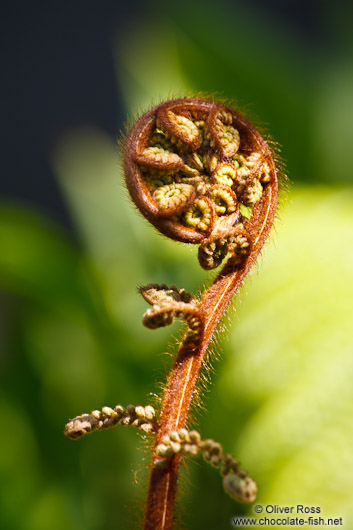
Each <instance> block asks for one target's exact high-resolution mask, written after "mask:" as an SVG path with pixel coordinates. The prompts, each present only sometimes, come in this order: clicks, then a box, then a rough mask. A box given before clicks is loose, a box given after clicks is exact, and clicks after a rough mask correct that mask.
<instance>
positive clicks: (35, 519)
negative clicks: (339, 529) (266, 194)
mask: <svg viewBox="0 0 353 530" xmlns="http://www.w3.org/2000/svg"><path fill="white" fill-rule="evenodd" d="M165 7H166V5H165V3H162V2H155V3H154V4H152V5H150V4H147V3H146V9H147V10H148V16H144V17H140V18H139V16H138V14H137V15H136V19H135V21H134V22H133V23H131V24H130V25H129V26H128V27H127V28H126V30H125V31H120V32H119V33H118V34H117V35H116V38H115V40H114V42H113V43H112V50H113V52H114V60H115V66H116V82H117V90H118V91H119V93H120V94H121V96H122V98H123V100H124V104H125V114H126V117H127V120H131V118H132V116H134V115H136V114H138V113H139V112H140V111H141V109H146V108H148V107H149V106H150V105H151V104H152V102H153V103H157V102H159V101H160V100H161V99H162V98H168V97H171V96H179V95H184V94H192V93H197V92H200V91H201V92H204V93H209V94H210V93H211V94H213V93H219V94H221V95H222V96H224V97H226V98H231V99H233V100H234V101H235V102H236V106H237V108H240V109H241V110H243V111H244V112H245V113H247V114H248V115H250V116H255V117H256V119H257V122H261V123H264V124H265V128H266V129H268V130H269V131H270V133H271V136H272V137H273V138H274V139H275V140H276V141H277V142H278V143H279V145H280V146H281V151H282V158H283V161H284V164H285V168H286V172H287V173H288V176H289V178H290V181H291V185H290V188H289V190H288V191H287V192H283V193H282V196H281V201H280V207H279V213H278V217H279V219H278V220H277V222H276V226H275V229H274V230H273V231H272V233H271V237H270V243H269V244H267V245H266V247H265V249H264V251H263V253H262V256H261V257H260V259H259V263H258V267H256V269H257V270H256V271H255V272H252V273H251V275H250V276H251V277H250V278H248V279H247V281H246V282H245V287H244V288H242V290H241V292H240V293H239V295H238V296H237V298H236V300H235V301H234V304H233V306H234V307H233V308H232V309H231V310H230V311H229V312H228V314H227V317H226V319H225V320H224V328H225V330H226V333H223V332H222V333H221V334H219V335H218V338H217V341H216V344H215V345H214V348H213V349H214V350H215V356H214V357H215V359H214V360H213V361H212V364H213V367H214V372H213V373H212V374H210V379H211V380H212V384H209V385H207V391H206V392H205V393H204V395H203V397H202V400H200V402H199V403H198V404H197V406H196V410H195V412H196V414H195V416H194V423H193V425H194V426H195V425H196V426H197V427H198V429H199V430H200V431H201V433H202V436H203V437H205V438H207V437H211V438H214V439H215V440H217V441H219V442H221V443H222V444H223V446H224V449H225V451H227V452H231V453H232V454H233V455H234V456H236V457H237V458H239V459H240V460H241V462H242V465H243V466H244V467H245V469H247V470H248V471H249V473H250V474H251V476H253V477H254V478H255V479H256V481H257V482H258V486H259V495H258V502H259V503H260V504H263V505H266V504H272V505H273V504H279V505H288V506H296V505H297V504H302V505H307V506H319V507H321V515H323V516H326V517H329V516H334V517H341V516H342V517H343V521H344V527H345V528H347V529H350V528H352V527H353V502H352V495H353V494H352V491H353V451H352V444H353V420H352V418H353V386H352V379H353V351H352V349H353V348H352V342H353V341H352V329H353V312H352V297H353V282H352V270H353V231H352V228H353V190H352V180H353V179H352V177H353V171H352V167H353V148H352V123H353V69H352V64H353V40H352V33H351V32H350V28H349V26H350V24H351V20H352V17H351V10H350V9H349V7H348V3H347V4H345V3H344V2H337V3H336V4H332V5H331V4H328V3H327V4H326V3H325V2H323V3H322V4H320V5H319V6H318V7H317V16H318V17H320V18H321V26H320V27H321V28H322V30H323V31H324V32H327V34H329V36H330V38H329V39H327V43H329V45H327V46H326V47H322V46H320V43H319V42H317V43H316V42H315V39H312V40H310V41H309V40H308V39H307V38H305V36H304V35H301V34H300V32H299V31H297V32H295V31H291V28H290V27H286V26H285V24H284V23H283V20H282V19H281V18H280V17H276V13H275V12H274V11H272V14H269V13H267V11H266V7H265V5H264V6H263V7H262V8H259V7H256V8H255V7H253V6H251V4H250V5H249V4H246V3H245V2H233V3H232V4H229V3H226V2H222V1H220V2H217V5H216V6H215V5H214V4H211V3H210V2H205V1H203V2H201V1H200V0H197V1H195V2H186V1H185V0H179V2H178V3H177V4H173V5H172V4H171V7H170V9H169V10H167V9H165ZM302 16H303V17H305V13H303V14H302ZM278 150H279V147H278ZM48 157H49V159H50V164H51V167H52V169H53V171H54V172H55V175H56V177H57V180H58V183H59V185H60V187H61V189H62V192H63V194H64V196H65V200H66V203H67V205H68V208H69V210H70V212H71V216H72V219H73V220H74V223H75V225H76V227H77V231H78V233H79V236H80V237H79V241H77V242H73V240H72V238H71V237H70V236H69V234H68V233H67V232H65V230H64V229H62V228H61V227H59V226H57V225H55V224H54V222H52V221H50V220H49V219H47V218H45V217H44V216H43V215H41V214H40V213H39V212H36V211H35V210H34V209H31V208H26V207H24V206H23V205H20V204H16V203H14V202H13V201H12V202H9V201H5V200H4V201H3V202H2V203H1V205H0V249H1V253H0V288H1V297H2V300H3V302H4V304H3V308H4V309H3V315H2V317H3V318H2V322H3V324H2V330H1V331H2V352H3V355H2V356H1V358H0V362H1V390H0V418H1V423H2V428H1V436H0V527H1V528H4V529H5V530H19V529H21V530H49V529H50V530H62V529H63V528H65V530H71V529H72V530H73V529H75V530H81V529H82V530H113V529H117V528H119V529H120V528H124V529H129V528H136V527H137V528H138V527H139V525H140V524H141V519H142V514H143V502H144V497H145V493H146V478H147V476H148V465H149V452H148V444H145V442H144V441H143V440H142V439H141V436H139V434H138V433H137V432H136V431H135V430H134V429H133V428H131V429H125V428H116V429H113V430H111V431H106V432H102V433H99V434H98V433H96V434H93V435H92V436H88V437H86V438H85V439H83V440H80V441H77V442H72V441H70V440H67V439H66V438H65V437H64V436H63V433H62V431H63V427H64V424H65V423H66V421H67V420H68V418H70V417H73V416H75V415H77V414H80V413H82V412H89V411H90V410H92V409H95V408H100V407H102V406H104V405H109V406H114V405H116V404H117V403H121V404H123V405H127V404H129V403H133V404H136V405H137V404H147V403H152V404H154V405H156V404H158V397H157V398H156V395H157V396H158V395H161V391H160V387H161V383H162V384H163V383H164V382H165V379H166V375H167V373H168V370H169V367H170V365H171V362H172V357H171V356H170V355H166V354H164V352H167V351H169V352H172V353H174V352H175V340H174V339H173V338H171V337H175V336H176V335H177V328H178V324H174V327H173V328H167V329H163V330H160V331H155V332H152V331H149V330H147V329H145V328H144V327H143V326H142V323H141V318H142V314H143V312H144V310H145V309H146V304H145V303H144V301H143V300H142V299H140V297H139V296H138V294H137V291H136V287H137V286H139V285H143V284H147V283H150V282H159V283H161V282H165V283H175V284H177V285H178V286H183V287H185V288H186V289H187V290H191V291H193V292H199V291H200V289H201V288H202V286H204V285H207V284H208V283H209V282H210V281H212V278H213V274H211V273H206V272H204V271H202V270H200V267H199V266H198V264H197V256H196V253H197V249H196V248H191V247H189V246H186V245H182V244H179V243H175V242H172V241H169V240H167V239H166V238H164V237H162V236H160V235H159V234H157V233H156V232H155V230H154V229H153V228H152V227H150V226H148V224H147V222H146V221H145V220H144V219H143V218H142V217H141V216H140V215H139V214H138V213H137V211H136V209H135V208H134V207H133V205H132V203H131V202H130V201H129V199H128V197H127V192H126V190H125V189H124V187H123V175H122V171H121V167H120V154H119V152H118V149H117V147H116V139H115V138H114V137H111V136H109V135H108V134H107V133H106V132H105V131H103V130H102V129H100V128H98V127H96V126H95V124H94V123H93V124H90V125H89V126H85V127H80V128H74V129H71V130H67V131H65V132H63V133H62V134H61V135H60V137H58V139H57V142H56V143H55V145H54V146H53V149H52V150H51V152H50V153H48ZM14 178H16V176H14ZM212 357H213V356H212ZM146 447H147V449H146ZM180 486H181V499H180V503H179V506H178V510H177V511H178V515H180V516H181V517H182V519H183V520H184V523H185V527H186V528H190V529H191V528H192V529H194V530H197V529H205V528H222V529H223V528H224V529H227V528H231V527H232V525H231V518H232V517H234V516H235V515H239V514H251V513H253V512H252V508H251V506H250V507H247V506H244V505H239V504H237V503H235V502H234V501H232V500H231V499H230V498H228V497H227V496H226V495H225V493H224V492H223V489H222V484H221V479H220V477H219V474H218V473H217V471H216V470H214V469H212V468H210V467H209V466H207V465H206V464H205V463H203V462H202V460H201V459H200V460H198V461H195V462H191V463H189V464H188V465H187V467H186V468H185V470H184V472H183V478H182V480H181V484H180Z"/></svg>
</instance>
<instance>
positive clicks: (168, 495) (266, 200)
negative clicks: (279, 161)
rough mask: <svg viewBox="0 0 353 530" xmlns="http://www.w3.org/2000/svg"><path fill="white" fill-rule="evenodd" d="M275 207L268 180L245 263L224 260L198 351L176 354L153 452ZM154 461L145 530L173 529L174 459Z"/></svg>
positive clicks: (183, 403) (180, 413) (180, 406)
mask: <svg viewBox="0 0 353 530" xmlns="http://www.w3.org/2000/svg"><path fill="white" fill-rule="evenodd" d="M273 169H274V168H273ZM273 174H275V172H274V173H273ZM276 204H277V180H276V178H273V179H272V181H271V182H270V183H269V184H268V185H267V186H266V187H265V190H264V193H263V196H262V198H261V200H260V201H259V203H258V204H257V205H256V207H255V208H254V211H253V214H252V218H251V223H249V226H248V227H247V229H248V231H249V234H250V236H251V251H250V253H249V255H248V257H247V259H246V260H245V261H244V263H243V265H242V266H241V267H235V266H234V264H233V263H234V262H232V258H230V259H229V260H228V262H227V264H226V265H225V266H224V268H223V269H222V271H221V272H220V273H219V275H218V276H217V278H216V280H215V281H214V283H213V284H212V285H211V287H210V288H209V289H208V290H207V291H206V292H205V293H204V295H203V297H202V300H201V304H200V312H201V315H202V317H203V328H202V334H201V339H200V342H199V344H198V347H197V348H196V349H193V350H192V349H190V348H188V347H186V346H184V345H181V347H180V349H179V352H178V355H177V358H176V360H175V363H174V366H173V368H172V371H171V373H170V376H169V379H168V384H167V389H166V392H165V396H164V401H163V406H162V412H161V419H160V427H159V430H158V433H157V435H156V444H155V448H156V447H157V446H158V444H160V443H161V442H162V439H163V437H164V436H165V435H167V434H168V433H170V432H171V431H173V430H178V429H180V428H183V427H185V426H186V423H187V419H188V414H189V410H190V405H191V401H192V396H193V393H194V390H195V385H196V383H197V379H198V376H199V373H200V369H201V366H202V363H203V359H204V357H205V354H206V351H207V348H208V345H209V343H210V341H211V339H212V336H213V334H214V331H215V329H216V327H217V325H218V323H219V321H220V319H221V317H222V315H223V313H224V311H225V310H226V308H227V306H228V304H229V302H230V301H231V299H232V298H233V296H234V295H235V293H236V292H237V291H238V289H239V287H240V285H241V283H242V281H243V279H244V277H245V276H246V274H247V273H248V272H249V270H250V268H251V267H252V265H253V264H254V262H255V260H256V258H257V256H258V254H259V252H260V251H261V248H262V246H263V244H264V242H265V241H266V238H267V236H268V233H269V231H270V228H271V226H272V223H273V220H274V216H275V210H276ZM158 460H159V457H158V456H157V454H156V451H155V452H154V455H153V467H152V471H151V476H150V484H149V492H148V498H147V507H146V514H145V524H144V529H145V530H170V529H171V528H172V525H173V512H174V504H175V498H176V492H177V480H178V469H179V463H180V456H179V455H175V456H174V457H173V458H171V459H169V460H168V462H167V465H166V466H165V467H158V466H156V465H155V463H156V462H158Z"/></svg>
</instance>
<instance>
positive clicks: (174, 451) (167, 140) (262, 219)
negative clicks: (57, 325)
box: [65, 98, 278, 530]
mask: <svg viewBox="0 0 353 530" xmlns="http://www.w3.org/2000/svg"><path fill="white" fill-rule="evenodd" d="M124 171H125V178H126V185H127V188H128V190H129V193H130V195H131V197H132V199H133V201H134V203H135V205H136V206H137V208H138V209H139V210H140V212H141V213H142V214H143V215H144V216H145V217H146V219H148V221H150V222H151V223H152V224H153V225H154V226H155V227H156V228H157V229H158V230H159V231H160V232H161V233H162V234H164V235H166V236H168V237H170V238H172V239H175V240H177V241H182V242H185V243H191V244H198V245H199V249H198V260H199V263H200V265H201V267H202V268H203V269H206V270H212V269H215V268H217V267H218V266H220V265H221V264H222V263H223V262H225V263H224V266H223V268H222V269H221V270H220V272H219V273H218V275H217V276H216V278H215V280H214V282H213V283H212V285H211V286H210V287H209V288H208V289H206V290H205V292H204V293H203V294H202V296H201V299H200V300H199V299H197V298H196V297H194V296H192V295H191V294H189V293H187V292H186V291H185V290H184V289H180V288H177V287H176V286H174V285H173V286H171V287H168V286H167V285H165V284H160V285H159V284H150V285H147V286H146V287H143V288H141V289H140V293H141V295H142V296H143V297H144V299H145V300H146V301H147V302H148V303H149V304H150V305H151V306H152V307H151V309H148V310H147V311H146V313H145V315H144V317H143V324H144V325H145V326H147V327H148V328H150V329H156V328H158V327H161V326H167V325H170V324H171V323H172V322H173V320H174V318H176V317H179V318H183V319H184V320H185V322H186V324H187V330H186V332H185V333H184V335H183V337H182V340H181V341H180V347H179V351H178V353H177V356H176V359H175V361H174V364H173V366H172V369H171V372H170V374H169V377H168V381H167V385H166V389H165V392H164V396H163V403H162V408H161V411H160V415H159V419H158V420H157V419H156V417H155V415H154V414H152V412H151V410H149V409H148V407H145V408H144V407H135V408H134V407H132V406H131V405H129V407H130V409H129V407H128V408H127V409H124V408H123V407H121V406H118V408H116V409H110V408H109V407H104V408H103V409H102V411H93V412H92V413H91V414H90V415H82V416H79V417H77V418H75V419H74V420H71V422H69V423H68V426H67V427H66V430H65V434H66V435H67V436H69V437H71V438H78V437H81V436H83V435H84V434H86V433H88V432H92V431H93V430H97V429H101V428H106V427H109V426H112V425H116V424H118V423H120V424H121V425H128V424H129V425H130V424H132V425H135V426H137V427H140V428H142V429H144V430H145V432H151V433H153V434H154V435H155V446H154V453H153V458H152V466H151V475H150V481H149V491H148V497H147V502H146V512H145V521H144V529H145V530H170V529H171V528H172V525H173V512H174V504H175V498H176V492H177V479H178V470H179V464H180V458H181V456H182V455H183V456H184V457H185V456H187V455H193V456H196V455H198V454H203V456H204V458H205V460H206V461H207V462H210V463H211V464H212V465H214V466H215V467H218V468H219V469H220V471H221V474H222V476H223V484H224V488H225V490H226V492H227V493H228V494H230V495H231V496H232V497H234V498H236V499H238V500H241V501H243V502H252V501H253V500H254V499H255V498H256V484H255V482H254V481H253V480H252V479H250V477H248V476H247V474H246V472H245V471H243V470H240V469H239V464H238V462H237V461H236V460H234V459H233V457H231V456H230V455H225V454H224V453H223V450H222V447H221V445H220V444H218V443H216V442H214V441H213V440H202V439H201V437H200V435H199V434H198V433H197V432H195V431H191V432H189V431H187V421H188V415H189V410H190V406H191V402H192V397H193V394H194V390H195V385H196V384H197V381H198V377H199V373H200V369H201V367H202V365H203V362H204V358H205V355H206V352H207V348H208V345H209V343H210V341H211V339H212V336H213V334H214V332H215V329H216V327H217V325H218V323H219V321H220V319H221V317H222V315H223V314H224V312H225V310H226V308H227V306H228V304H229V303H230V301H231V300H232V298H233V296H234V295H235V294H236V292H237V291H238V289H239V287H240V285H241V283H242V282H243V280H244V277H245V276H246V274H247V273H248V272H249V270H250V269H251V267H252V266H253V264H254V262H255V260H256V258H257V256H258V254H259V252H260V251H261V249H262V247H263V245H264V243H265V241H266V239H267V236H268V234H269V232H270V229H271V226H272V223H273V220H274V218H275V212H276V206H277V195H278V181H277V172H276V168H275V164H274V159H273V156H272V153H271V151H270V149H269V147H268V144H267V143H266V141H265V140H264V139H263V138H262V136H261V135H260V133H259V132H258V131H257V130H256V129H255V127H254V126H253V125H252V124H251V123H250V122H249V121H247V120H246V119H245V118H244V117H243V116H242V115H241V114H240V113H239V112H238V111H236V110H234V109H232V108H230V107H228V106H225V105H224V104H222V103H217V102H215V101H213V100H207V99H201V98H180V99H174V100H170V101H165V102H163V103H161V104H160V105H157V106H156V107H154V108H152V109H151V110H150V111H148V112H147V113H145V114H144V115H143V116H142V117H141V118H140V119H139V120H138V121H137V122H136V124H135V125H134V127H133V128H132V130H131V132H130V133H129V135H128V137H127V139H126V142H125V144H124ZM119 407H120V408H119ZM146 410H147V413H146ZM114 411H115V412H114ZM146 414H147V416H146ZM127 417H128V419H126V418H127Z"/></svg>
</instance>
